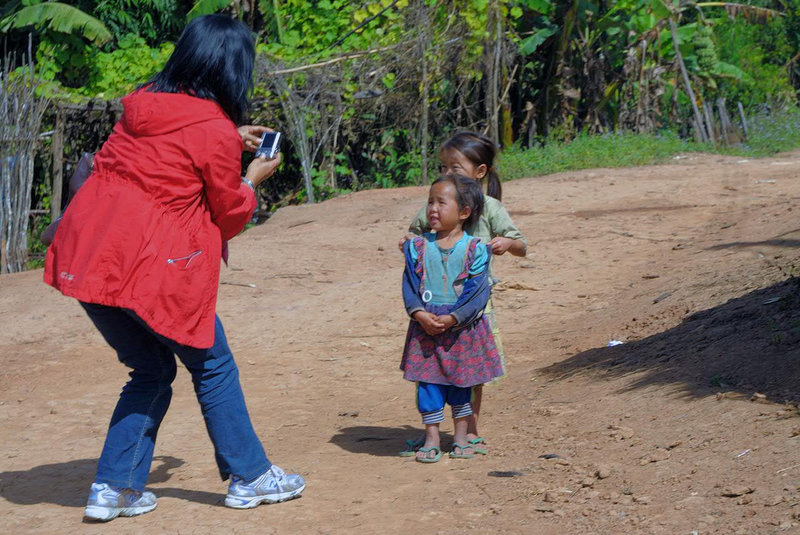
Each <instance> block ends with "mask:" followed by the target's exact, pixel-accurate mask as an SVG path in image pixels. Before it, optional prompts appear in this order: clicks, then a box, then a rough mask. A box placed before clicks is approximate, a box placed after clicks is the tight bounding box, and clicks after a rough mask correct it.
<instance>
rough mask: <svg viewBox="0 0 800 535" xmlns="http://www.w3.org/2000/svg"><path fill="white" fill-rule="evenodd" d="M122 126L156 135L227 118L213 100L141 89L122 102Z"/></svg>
mask: <svg viewBox="0 0 800 535" xmlns="http://www.w3.org/2000/svg"><path fill="white" fill-rule="evenodd" d="M122 106H123V108H124V112H123V114H122V119H121V121H122V123H123V124H124V125H125V128H126V129H128V131H130V132H131V133H133V134H135V135H141V136H155V135H161V134H166V133H169V132H173V131H175V130H179V129H181V128H185V127H187V126H189V125H192V124H195V123H201V122H204V121H209V120H212V119H228V120H230V119H229V118H228V116H227V115H226V114H225V112H223V111H222V108H220V107H219V104H217V103H216V102H214V101H211V100H205V99H202V98H197V97H193V96H190V95H186V94H184V93H151V92H149V91H146V90H144V89H140V90H138V91H135V92H133V93H131V94H130V95H128V96H126V97H124V98H123V99H122Z"/></svg>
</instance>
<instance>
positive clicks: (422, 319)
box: [411, 310, 445, 336]
mask: <svg viewBox="0 0 800 535" xmlns="http://www.w3.org/2000/svg"><path fill="white" fill-rule="evenodd" d="M411 317H412V318H414V320H416V321H417V322H418V323H419V324H420V326H421V327H422V329H423V330H424V331H425V332H426V333H428V334H429V335H430V336H436V335H437V334H442V333H443V332H444V331H445V328H444V324H443V323H442V322H441V321H439V316H436V315H435V314H431V313H430V312H425V311H424V310H417V311H416V312H414V314H412V315H411Z"/></svg>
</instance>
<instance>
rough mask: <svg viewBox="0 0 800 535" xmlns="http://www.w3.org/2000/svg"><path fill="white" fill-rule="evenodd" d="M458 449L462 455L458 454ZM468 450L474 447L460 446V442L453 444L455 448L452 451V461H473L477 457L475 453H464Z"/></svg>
mask: <svg viewBox="0 0 800 535" xmlns="http://www.w3.org/2000/svg"><path fill="white" fill-rule="evenodd" d="M456 448H458V449H459V450H461V453H456ZM467 448H472V445H468V444H459V443H458V442H453V447H452V449H451V450H450V458H451V459H472V458H473V457H475V454H474V453H464V450H465V449H467ZM473 451H474V450H473Z"/></svg>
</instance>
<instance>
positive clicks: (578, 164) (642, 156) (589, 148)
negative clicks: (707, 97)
mask: <svg viewBox="0 0 800 535" xmlns="http://www.w3.org/2000/svg"><path fill="white" fill-rule="evenodd" d="M749 133H750V136H749V138H748V140H747V141H746V142H742V143H738V144H736V145H732V146H729V147H715V146H714V145H712V144H709V143H697V142H695V141H692V140H685V139H681V138H679V137H678V136H677V134H675V133H674V132H669V131H666V132H662V133H659V134H632V133H629V132H628V133H619V134H602V135H588V134H580V135H579V136H577V137H576V138H575V139H573V140H571V141H569V142H564V141H560V142H553V143H548V144H547V145H544V146H537V147H533V148H531V149H521V148H519V147H518V146H514V147H512V148H511V149H508V150H506V151H504V152H503V153H502V155H501V158H500V164H499V169H500V175H501V177H502V178H503V180H513V179H516V178H525V177H532V176H539V175H547V174H550V173H559V172H561V171H573V170H577V169H592V168H598V167H632V166H637V165H652V164H657V163H661V162H664V161H666V160H668V159H670V158H672V157H674V156H675V155H678V154H682V153H687V152H715V153H720V154H731V155H738V156H748V157H752V158H757V157H762V156H769V155H772V154H776V153H778V152H783V151H789V150H793V149H796V148H798V147H800V109H797V108H792V109H789V110H787V111H785V112H784V113H783V114H781V115H779V116H775V115H769V114H767V113H766V112H762V113H760V114H758V115H756V116H755V117H754V118H752V120H751V121H750V124H749Z"/></svg>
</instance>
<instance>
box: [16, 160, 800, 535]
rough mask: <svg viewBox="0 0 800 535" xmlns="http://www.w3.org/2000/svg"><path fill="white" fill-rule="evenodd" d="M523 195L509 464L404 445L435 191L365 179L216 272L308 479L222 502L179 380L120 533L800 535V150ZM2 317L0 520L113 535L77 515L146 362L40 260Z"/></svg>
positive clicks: (679, 163) (262, 427) (278, 225)
mask: <svg viewBox="0 0 800 535" xmlns="http://www.w3.org/2000/svg"><path fill="white" fill-rule="evenodd" d="M504 190H505V191H504V193H505V196H506V204H507V206H508V207H509V209H510V211H511V213H512V217H513V218H514V219H515V221H516V222H517V224H518V225H519V226H520V227H521V229H522V230H523V232H524V233H525V234H526V235H527V236H528V237H529V241H530V247H529V251H530V253H529V257H528V258H525V259H517V258H507V257H504V258H500V259H498V260H497V266H496V271H497V275H498V276H499V277H500V278H501V279H502V282H501V284H500V285H499V286H497V287H496V292H495V296H496V297H495V299H496V302H497V308H498V320H499V322H500V328H501V330H502V332H503V337H504V342H505V345H506V352H507V353H508V356H509V376H508V378H507V379H505V380H504V381H503V382H501V384H500V385H498V386H497V387H491V388H488V389H487V391H486V394H485V396H486V401H485V409H484V417H485V418H484V420H483V423H482V426H481V432H482V434H483V435H484V436H485V437H486V439H487V442H488V443H489V448H490V453H489V455H488V456H486V457H478V458H476V459H472V460H467V461H464V460H450V459H447V458H446V456H445V458H443V460H442V461H441V462H440V463H438V464H434V465H423V464H420V463H415V462H414V461H413V460H408V459H402V458H399V457H396V456H395V454H396V452H397V451H399V450H400V449H401V448H402V446H403V441H404V440H405V439H407V438H411V437H414V436H415V434H416V432H417V431H416V430H417V429H419V427H420V425H419V423H418V416H417V415H416V412H415V407H414V401H413V386H412V385H411V384H408V383H406V382H404V381H403V380H402V378H401V374H400V372H399V370H398V368H397V367H398V364H399V358H400V352H401V349H402V344H403V339H404V335H405V327H406V322H407V320H406V318H405V315H404V311H403V308H402V303H401V297H400V292H399V279H400V274H401V270H402V257H401V255H400V254H399V253H398V251H397V249H396V242H397V239H398V238H399V237H400V236H401V235H402V234H403V232H404V230H405V227H406V225H407V222H408V220H409V219H410V218H411V216H412V215H413V214H414V213H415V211H416V210H417V208H418V207H419V206H420V204H421V203H422V202H423V199H424V195H425V191H424V189H423V188H405V189H398V190H378V191H367V192H361V193H358V194H354V195H349V196H345V197H340V198H337V199H334V200H332V201H329V202H326V203H322V204H320V205H315V206H300V207H291V208H288V209H283V210H281V211H279V212H278V213H277V214H276V215H275V216H274V217H273V218H272V219H271V220H270V221H269V222H268V223H266V224H265V225H263V226H261V227H259V228H257V229H253V230H251V231H248V232H247V233H245V234H244V235H243V236H241V237H239V238H237V239H236V240H235V241H234V242H233V243H232V247H231V267H230V269H228V270H226V271H224V272H223V277H222V285H221V287H220V302H219V307H218V310H219V313H220V316H221V317H222V320H223V323H224V324H225V325H226V328H227V332H228V336H229V339H230V341H231V345H232V347H233V350H234V352H235V354H236V357H237V361H238V362H239V365H240V367H241V375H242V382H243V386H244V389H245V393H246V395H247V398H248V402H249V408H250V412H251V415H252V417H253V420H254V425H255V426H256V429H257V430H258V432H259V435H260V436H261V437H262V439H263V440H264V442H265V445H266V447H267V449H268V453H269V455H270V458H271V459H272V460H273V461H274V462H276V463H277V464H279V465H280V466H282V467H283V468H287V469H294V470H297V471H299V472H301V473H303V474H304V475H306V476H307V478H308V481H309V485H308V490H307V491H306V493H305V495H304V496H303V497H302V498H301V499H299V500H295V501H293V502H289V503H286V504H281V505H277V506H271V507H266V506H264V507H260V508H258V509H256V510H253V511H246V512H241V511H233V510H229V509H226V508H224V507H223V506H222V493H223V492H224V489H225V485H224V484H223V483H221V482H220V481H219V480H218V479H217V478H216V475H215V466H214V463H213V458H212V451H211V446H210V443H209V441H208V439H207V437H206V435H205V430H204V428H203V423H202V416H201V415H200V411H199V410H198V408H197V405H196V402H195V401H194V396H193V393H192V388H191V383H190V380H189V378H188V377H187V374H186V373H179V378H178V380H177V381H176V385H175V395H174V397H173V402H172V407H171V409H170V411H169V413H168V414H167V418H166V420H165V422H164V425H163V426H162V429H161V432H160V434H159V444H158V446H157V450H156V454H157V455H159V457H158V458H157V459H156V462H155V463H154V466H153V472H152V475H151V481H150V483H151V487H152V490H153V491H154V492H155V493H156V494H157V495H158V496H159V498H160V501H159V507H158V509H157V510H156V511H155V512H153V513H151V514H148V515H145V516H142V517H137V518H134V519H118V520H115V521H114V523H113V529H114V531H115V532H118V533H141V532H145V531H149V532H154V533H162V532H163V533H181V532H188V533H198V534H202V533H219V532H221V531H225V532H232V533H238V532H241V533H251V532H254V530H258V532H263V533H294V532H301V533H307V532H310V533H373V532H376V531H384V532H389V533H407V532H414V531H418V532H426V533H429V532H436V533H454V534H455V533H463V532H472V531H475V532H477V531H489V532H508V533H541V534H547V533H620V532H632V533H657V534H660V533H664V534H674V533H691V532H692V531H697V532H698V533H725V534H729V533H773V532H780V531H787V532H791V531H796V530H797V526H798V524H800V518H798V515H800V505H799V504H800V490H799V489H800V466H798V463H799V462H800V459H799V458H798V455H797V451H798V445H800V417H798V410H797V406H796V405H795V404H793V403H795V402H797V401H798V399H800V396H798V392H800V372H799V371H798V370H800V366H798V364H800V313H799V312H798V311H799V310H800V295H799V294H798V281H797V279H795V278H793V277H794V276H795V275H796V274H797V269H798V265H800V264H799V262H800V248H799V247H798V246H799V245H800V229H798V226H799V225H798V224H797V213H798V212H797V210H798V199H800V152H795V153H791V154H785V155H780V156H778V157H775V158H770V159H764V160H752V161H749V160H741V159H739V158H732V157H720V156H711V155H691V156H688V157H682V158H678V159H675V160H673V161H672V162H671V163H670V164H668V165H659V166H651V167H643V168H630V169H599V170H587V171H580V172H570V173H561V174H558V175H552V176H547V177H540V178H536V179H527V180H519V181H515V182H510V183H507V184H506V185H505V188H504ZM0 325H2V326H3V329H2V332H3V338H2V340H0V362H1V363H2V366H0V374H1V375H0V425H2V429H3V437H4V440H3V443H2V446H0V459H2V467H1V468H0V527H2V528H3V531H4V532H6V533H15V534H16V533H63V532H64V531H65V530H68V531H70V532H86V533H100V532H104V531H105V530H106V529H108V528H107V527H103V526H97V525H81V524H80V520H81V515H82V505H83V502H84V499H85V496H86V492H87V490H88V485H89V483H90V482H91V478H92V473H93V470H94V465H95V462H96V461H95V460H96V457H97V455H98V453H99V451H100V448H101V446H102V437H103V435H104V432H105V427H106V425H107V422H108V419H109V417H110V415H111V411H112V409H113V402H114V400H115V399H116V396H117V394H118V392H119V388H120V386H121V385H122V383H123V382H124V380H125V377H126V371H125V369H124V368H123V367H122V366H121V365H120V364H119V363H117V362H116V360H115V358H114V356H113V355H112V354H111V352H110V350H109V349H108V348H107V347H106V346H105V344H104V343H103V341H102V339H101V338H100V336H99V335H98V334H97V333H96V332H95V331H94V330H93V329H92V327H91V325H90V324H89V322H88V320H87V319H86V318H85V316H84V315H83V313H82V312H81V310H80V308H79V307H78V306H77V305H76V304H75V303H74V302H73V301H71V300H69V299H66V298H63V297H61V296H60V295H59V294H57V293H56V292H55V291H53V290H51V289H49V288H47V287H45V286H44V285H43V284H42V282H41V272H30V273H23V274H20V275H13V276H3V277H2V278H0ZM611 340H619V341H622V342H624V344H622V345H618V346H615V347H608V344H609V341H611ZM444 430H445V431H446V432H447V431H449V426H448V425H446V426H445V428H444ZM449 440H450V438H449V437H448V436H445V438H444V446H445V447H447V446H448V445H449Z"/></svg>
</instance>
